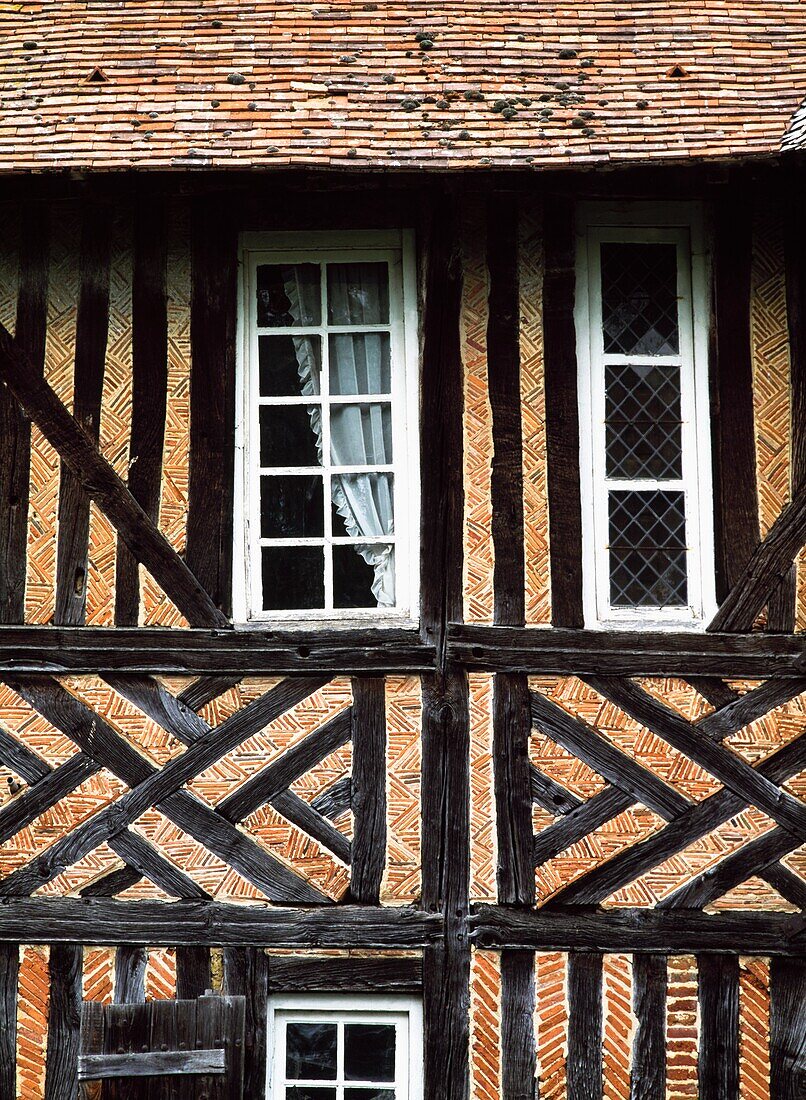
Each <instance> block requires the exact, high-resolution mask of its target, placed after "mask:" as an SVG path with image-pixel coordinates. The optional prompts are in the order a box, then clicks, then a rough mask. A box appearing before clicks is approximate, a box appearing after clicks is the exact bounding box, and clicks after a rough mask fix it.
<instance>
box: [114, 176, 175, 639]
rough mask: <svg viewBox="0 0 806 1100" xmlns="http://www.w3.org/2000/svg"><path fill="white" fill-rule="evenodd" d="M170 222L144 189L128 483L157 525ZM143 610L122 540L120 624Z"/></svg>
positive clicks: (137, 247)
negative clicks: (168, 230)
mask: <svg viewBox="0 0 806 1100" xmlns="http://www.w3.org/2000/svg"><path fill="white" fill-rule="evenodd" d="M166 258H167V225H166V215H165V205H164V201H163V200H162V199H161V198H160V196H159V195H156V194H152V193H150V192H144V193H143V194H142V195H141V196H140V198H139V201H138V204H137V209H136V213H135V226H134V270H133V275H132V406H131V440H130V443H129V477H128V483H127V484H128V487H129V492H130V493H131V494H132V496H133V497H134V499H135V500H136V501H137V503H138V504H139V505H140V506H141V507H142V509H143V511H144V512H145V513H146V514H147V515H148V516H149V518H150V519H151V520H152V521H153V522H154V523H156V522H157V520H158V518H159V504H160V478H161V473H162V448H163V441H164V438H165V413H166V403H167V379H168V298H167V293H166ZM139 611H140V578H139V575H138V566H137V561H136V559H135V558H134V556H133V555H132V554H131V552H130V551H129V549H128V547H127V546H126V544H125V542H123V541H122V540H119V543H118V557H117V573H116V577H115V625H116V626H136V625H137V622H138V617H139Z"/></svg>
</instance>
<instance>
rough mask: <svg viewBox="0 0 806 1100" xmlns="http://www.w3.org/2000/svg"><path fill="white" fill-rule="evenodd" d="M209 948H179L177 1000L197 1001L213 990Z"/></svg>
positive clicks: (177, 952)
mask: <svg viewBox="0 0 806 1100" xmlns="http://www.w3.org/2000/svg"><path fill="white" fill-rule="evenodd" d="M212 985H213V980H212V974H211V969H210V948H209V947H177V949H176V999H177V1000H178V1001H195V1000H196V998H197V997H203V996H204V994H205V993H206V992H207V991H208V990H209V989H211V988H212Z"/></svg>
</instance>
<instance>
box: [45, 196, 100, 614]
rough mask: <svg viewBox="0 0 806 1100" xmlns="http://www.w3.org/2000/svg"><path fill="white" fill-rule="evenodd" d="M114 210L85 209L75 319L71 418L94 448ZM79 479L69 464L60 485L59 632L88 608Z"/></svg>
mask: <svg viewBox="0 0 806 1100" xmlns="http://www.w3.org/2000/svg"><path fill="white" fill-rule="evenodd" d="M111 232H112V208H111V206H110V204H109V203H107V202H95V201H93V200H92V199H88V200H87V201H86V202H85V203H84V204H83V208H82V224H81V258H80V279H81V286H80V290H79V296H78V310H77V313H76V351H75V370H74V373H73V416H74V418H75V420H76V422H77V423H78V424H79V426H80V427H81V428H82V429H83V430H84V433H85V434H86V435H87V437H88V438H89V439H91V440H92V442H93V443H94V444H95V445H96V447H97V444H98V435H99V432H100V428H101V398H102V395H103V385H104V365H105V362H106V343H107V338H108V334H109V264H110V249H111ZM82 481H83V479H82V477H81V474H80V473H74V471H73V469H72V467H71V466H70V465H69V464H66V465H65V464H63V465H62V467H61V478H60V480H59V529H58V547H57V551H56V607H55V612H54V615H53V620H54V622H55V623H56V624H57V625H60V626H80V625H81V624H82V623H83V622H84V618H85V611H86V605H87V581H88V574H89V533H90V499H89V497H88V496H87V494H86V493H85V492H84V489H83V485H82Z"/></svg>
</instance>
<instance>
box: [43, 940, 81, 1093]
mask: <svg viewBox="0 0 806 1100" xmlns="http://www.w3.org/2000/svg"><path fill="white" fill-rule="evenodd" d="M82 961H83V960H82V951H81V948H80V947H76V946H74V945H73V944H57V945H54V946H53V947H51V949H50V967H49V972H50V1012H49V1015H48V1049H47V1058H46V1063H45V1100H74V1097H75V1094H76V1089H77V1087H78V1051H79V1036H80V1029H81V970H82Z"/></svg>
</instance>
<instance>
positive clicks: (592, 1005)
mask: <svg viewBox="0 0 806 1100" xmlns="http://www.w3.org/2000/svg"><path fill="white" fill-rule="evenodd" d="M601 1097H602V956H601V955H599V954H595V953H591V954H579V953H577V952H571V954H570V955H569V956H568V1100H601Z"/></svg>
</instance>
